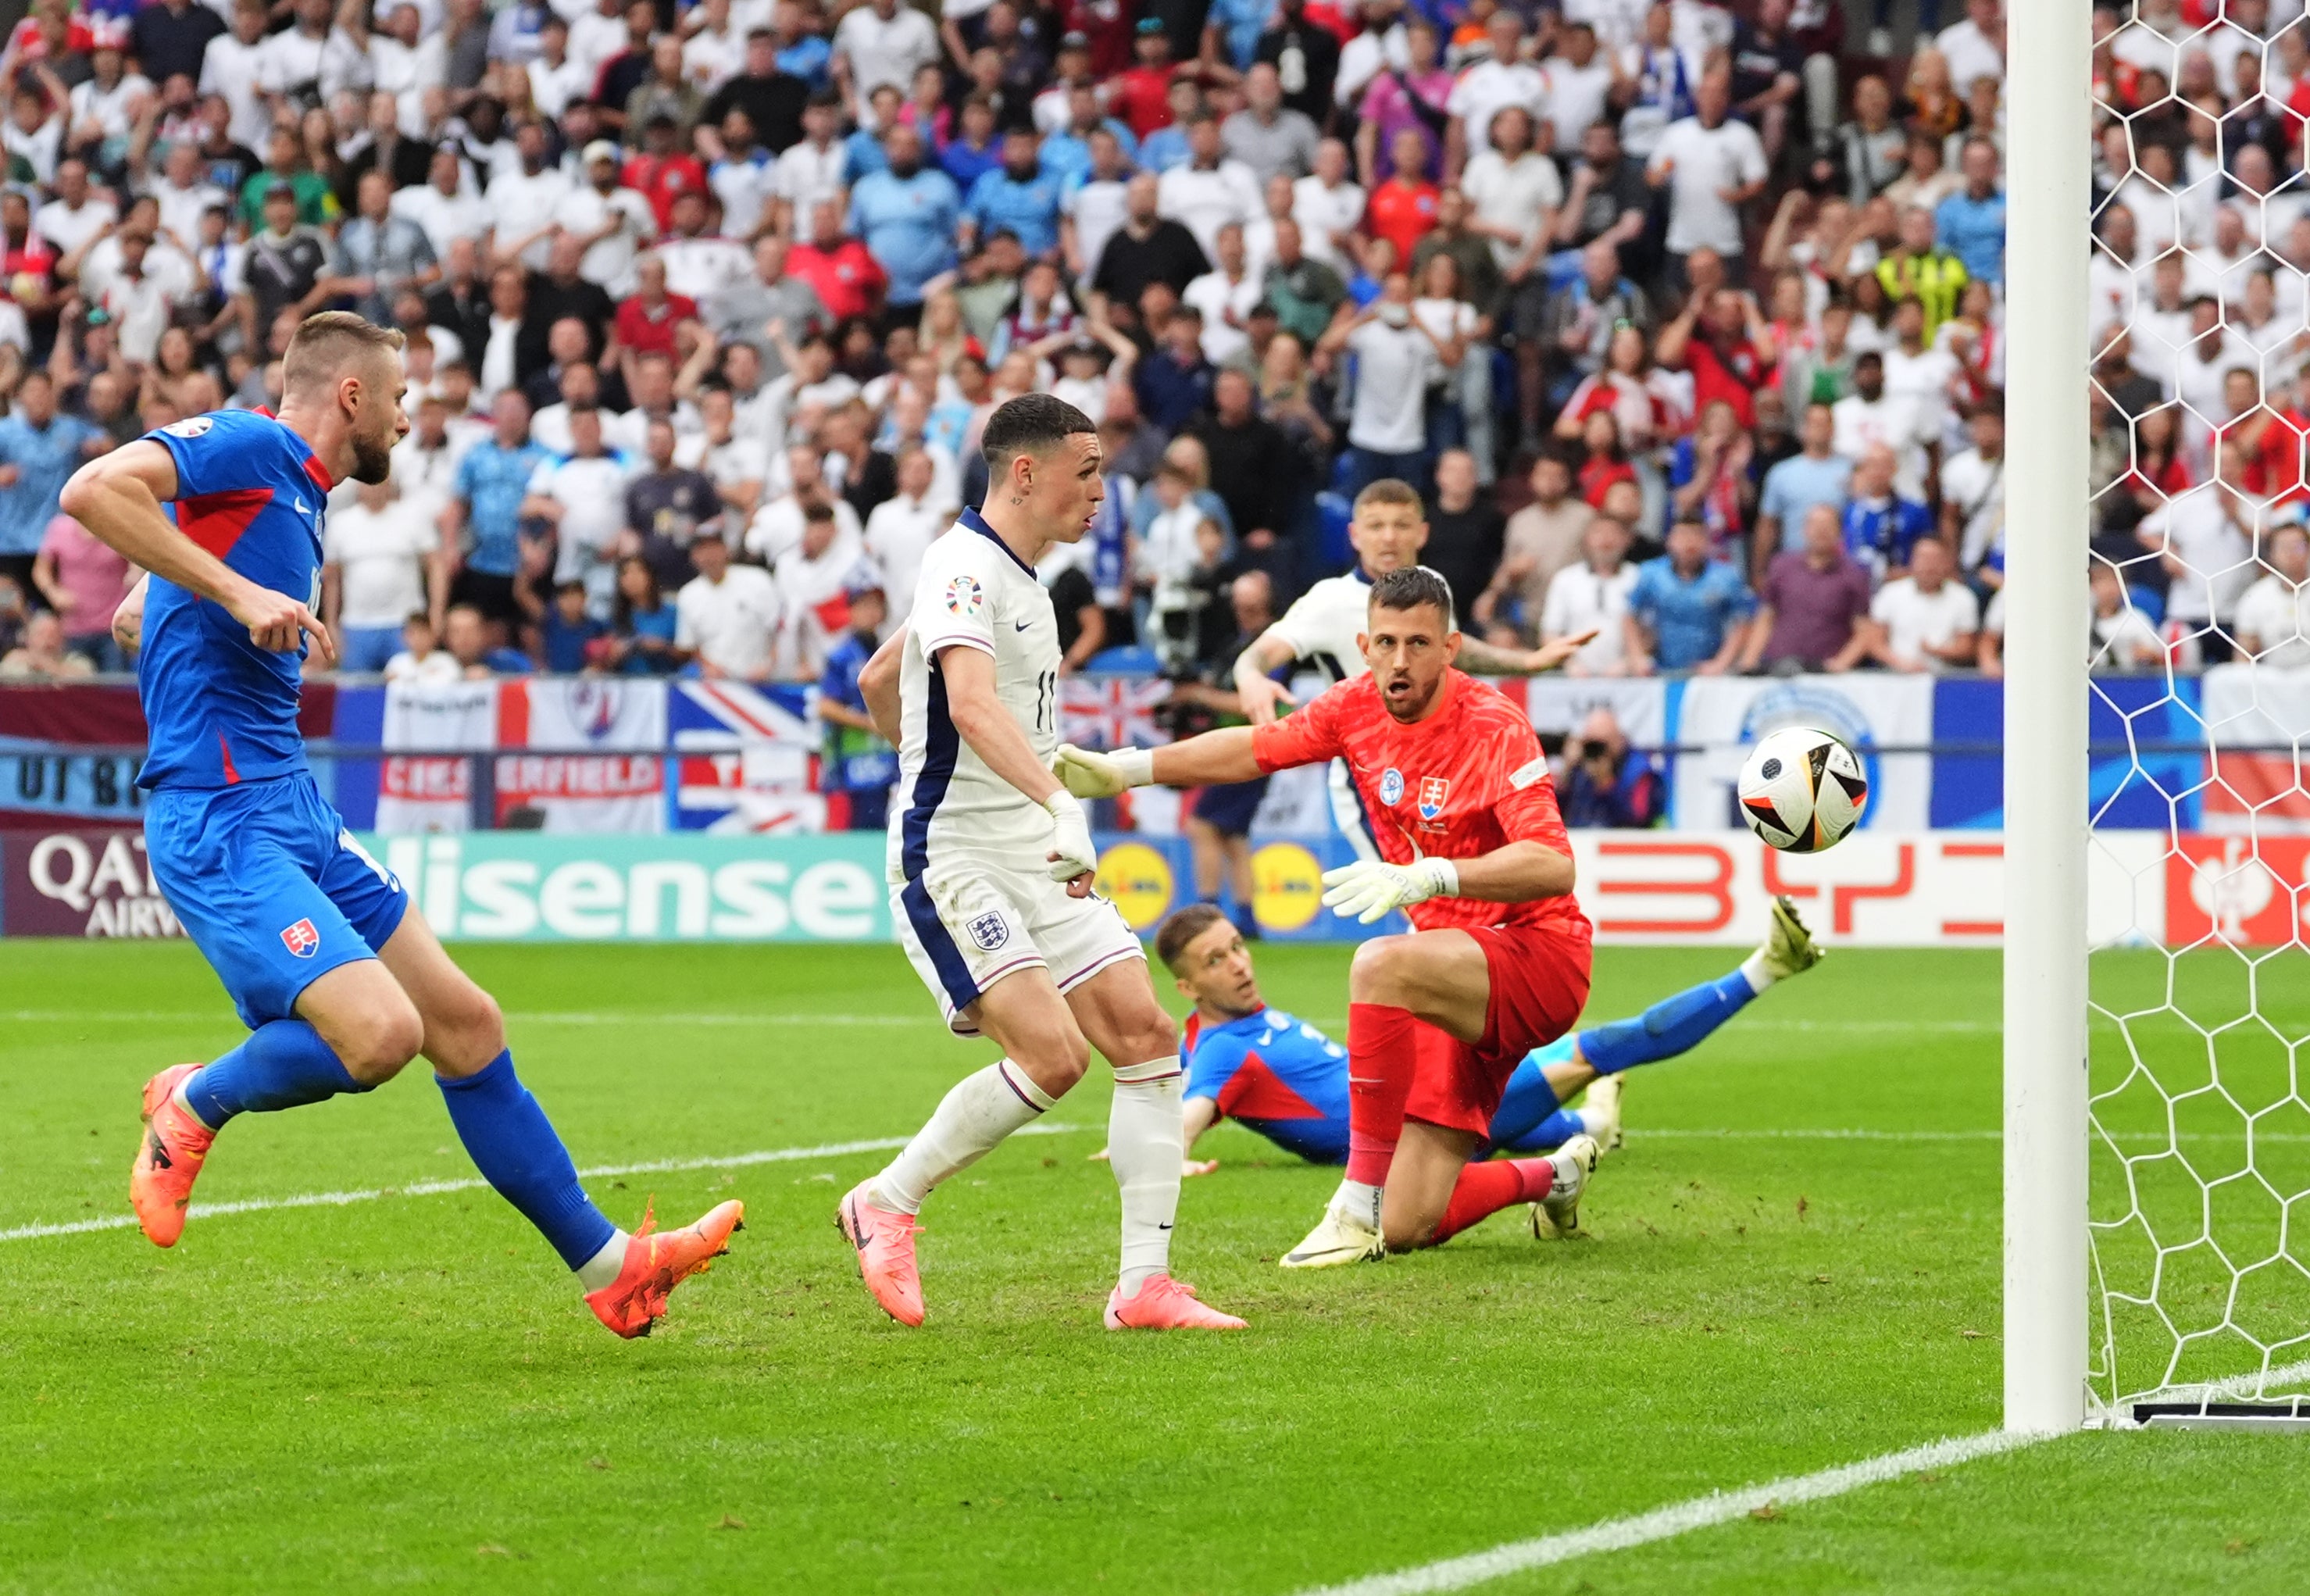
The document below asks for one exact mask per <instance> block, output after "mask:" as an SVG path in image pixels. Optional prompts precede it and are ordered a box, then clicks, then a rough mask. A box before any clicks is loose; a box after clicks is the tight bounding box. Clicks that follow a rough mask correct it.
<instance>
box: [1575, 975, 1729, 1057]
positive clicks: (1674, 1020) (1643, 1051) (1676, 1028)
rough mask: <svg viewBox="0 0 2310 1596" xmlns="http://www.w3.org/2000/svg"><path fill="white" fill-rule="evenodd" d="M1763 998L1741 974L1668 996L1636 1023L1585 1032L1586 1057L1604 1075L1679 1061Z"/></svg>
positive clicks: (1619, 1021) (1582, 1044)
mask: <svg viewBox="0 0 2310 1596" xmlns="http://www.w3.org/2000/svg"><path fill="white" fill-rule="evenodd" d="M1756 995H1757V993H1756V988H1754V987H1753V986H1751V985H1750V984H1749V977H1748V976H1745V975H1743V974H1741V972H1740V971H1739V970H1734V971H1733V973H1732V974H1731V975H1729V976H1720V977H1718V978H1717V979H1716V980H1714V981H1709V982H1706V983H1704V984H1701V985H1698V986H1694V987H1689V988H1688V989H1686V990H1685V991H1683V992H1680V993H1677V994H1676V995H1675V996H1674V997H1671V998H1663V999H1662V1000H1661V1001H1660V1002H1657V1003H1654V1005H1653V1006H1652V1007H1651V1008H1649V1009H1647V1010H1646V1011H1644V1012H1643V1013H1642V1014H1639V1015H1637V1017H1636V1018H1635V1019H1616V1020H1614V1021H1613V1022H1612V1023H1611V1024H1610V1025H1605V1026H1599V1027H1597V1028H1595V1029H1594V1030H1593V1031H1582V1032H1581V1033H1580V1054H1581V1056H1582V1057H1584V1058H1585V1059H1586V1060H1587V1061H1588V1063H1590V1064H1591V1065H1592V1066H1593V1067H1594V1069H1595V1071H1596V1073H1597V1074H1599V1075H1617V1074H1618V1073H1620V1071H1623V1070H1628V1069H1633V1068H1634V1067H1635V1066H1637V1065H1638V1064H1650V1063H1658V1062H1659V1061H1660V1060H1662V1059H1664V1058H1674V1057H1675V1056H1676V1055H1677V1054H1680V1053H1685V1052H1689V1050H1691V1049H1692V1048H1695V1047H1698V1046H1699V1045H1700V1044H1701V1043H1702V1041H1704V1040H1705V1039H1706V1037H1707V1036H1708V1033H1709V1032H1711V1031H1713V1030H1715V1028H1717V1027H1718V1026H1720V1025H1723V1024H1724V1022H1725V1021H1726V1020H1728V1019H1732V1018H1733V1016H1734V1015H1735V1014H1738V1013H1739V1012H1740V1011H1741V1010H1742V1009H1744V1008H1746V1007H1748V1004H1749V1000H1750V999H1751V998H1753V997H1755V996H1756Z"/></svg>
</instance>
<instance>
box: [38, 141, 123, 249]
mask: <svg viewBox="0 0 2310 1596" xmlns="http://www.w3.org/2000/svg"><path fill="white" fill-rule="evenodd" d="M118 220H120V213H119V211H118V210H117V209H116V208H115V207H114V205H113V203H112V202H111V201H110V200H109V199H107V198H106V197H104V195H102V194H101V193H100V192H98V191H97V190H96V189H94V188H93V187H91V186H90V184H89V180H88V163H87V162H86V161H84V160H79V159H78V158H76V157H73V158H67V159H65V160H60V161H58V162H56V198H54V199H52V200H50V201H48V204H44V205H42V206H41V207H40V212H39V215H38V216H37V217H35V218H34V219H33V221H32V230H33V231H34V232H36V233H38V234H39V235H40V237H42V238H43V239H47V240H48V242H49V243H51V244H53V245H55V246H56V253H57V254H58V255H70V254H71V253H72V252H73V251H74V250H75V249H78V248H79V247H81V246H82V245H83V244H85V243H87V242H88V241H89V240H90V239H93V238H95V237H96V235H97V234H99V233H100V232H102V231H103V230H105V229H106V228H108V227H110V226H111V225H112V224H113V223H114V222H116V221H118Z"/></svg>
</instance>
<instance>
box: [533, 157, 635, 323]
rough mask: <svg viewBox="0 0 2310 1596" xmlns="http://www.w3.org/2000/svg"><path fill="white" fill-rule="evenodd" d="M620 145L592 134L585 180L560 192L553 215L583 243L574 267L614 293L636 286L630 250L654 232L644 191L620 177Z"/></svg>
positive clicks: (622, 293)
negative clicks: (623, 182)
mask: <svg viewBox="0 0 2310 1596" xmlns="http://www.w3.org/2000/svg"><path fill="white" fill-rule="evenodd" d="M618 163H619V152H618V146H617V145H615V144H613V143H611V142H610V141H609V140H607V139H595V141H594V142H593V143H589V144H587V145H586V150H585V168H586V181H585V182H584V183H583V184H580V185H578V186H575V187H573V188H571V189H570V191H569V193H568V194H566V195H562V196H561V202H560V204H558V205H556V206H555V207H554V211H553V221H554V223H555V225H556V226H558V227H559V228H560V230H561V231H562V232H563V233H564V234H565V235H567V236H569V237H570V238H573V239H576V240H577V243H578V244H579V245H581V246H583V247H584V249H585V256H584V258H583V260H582V261H581V262H580V263H579V265H578V267H577V273H578V275H580V276H581V277H583V278H585V279H586V282H591V283H595V284H598V285H599V286H600V287H602V288H604V289H606V290H608V291H609V293H610V296H611V298H612V299H622V298H624V297H625V296H626V295H628V294H630V293H631V292H633V291H634V256H635V255H636V254H637V253H638V250H639V248H640V247H641V246H642V245H644V244H647V243H648V242H649V241H650V240H651V239H654V238H656V237H657V214H656V212H654V211H652V210H651V209H650V203H649V200H648V199H647V196H645V195H641V194H639V193H638V192H637V191H635V190H634V189H631V188H626V187H622V186H620V185H619V182H618Z"/></svg>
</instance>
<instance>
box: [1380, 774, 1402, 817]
mask: <svg viewBox="0 0 2310 1596" xmlns="http://www.w3.org/2000/svg"><path fill="white" fill-rule="evenodd" d="M1379 801H1380V802H1381V803H1383V804H1385V805H1386V806H1387V807H1388V808H1390V809H1393V808H1394V807H1395V806H1396V805H1397V804H1399V803H1401V802H1403V771H1401V770H1398V769H1397V768H1395V767H1394V766H1393V765H1390V766H1389V767H1388V768H1386V769H1385V770H1383V771H1381V772H1380V773H1379Z"/></svg>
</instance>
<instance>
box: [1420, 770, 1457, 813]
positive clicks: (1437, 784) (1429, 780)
mask: <svg viewBox="0 0 2310 1596" xmlns="http://www.w3.org/2000/svg"><path fill="white" fill-rule="evenodd" d="M1451 790H1452V784H1451V783H1450V782H1448V781H1446V780H1445V779H1444V778H1443V777H1442V776H1422V777H1421V778H1420V819H1421V820H1434V819H1435V818H1436V817H1437V815H1440V814H1442V813H1443V812H1444V797H1445V794H1447V793H1449V792H1451Z"/></svg>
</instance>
